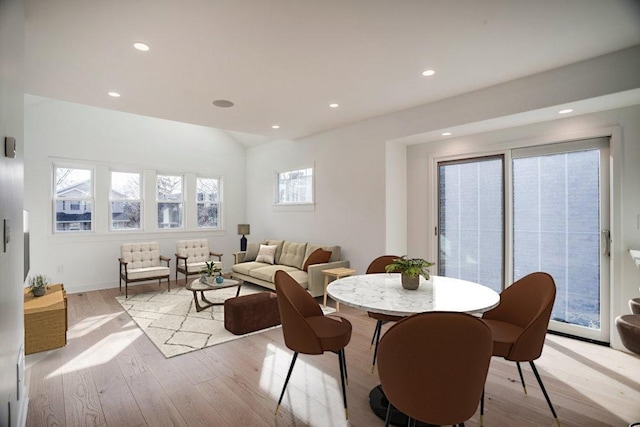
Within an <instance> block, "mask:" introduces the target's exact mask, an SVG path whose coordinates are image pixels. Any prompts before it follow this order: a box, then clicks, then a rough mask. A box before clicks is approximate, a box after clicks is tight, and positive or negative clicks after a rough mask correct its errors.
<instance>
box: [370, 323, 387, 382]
mask: <svg viewBox="0 0 640 427" xmlns="http://www.w3.org/2000/svg"><path fill="white" fill-rule="evenodd" d="M383 324H384V322H383V321H382V320H378V324H377V326H376V331H375V332H374V335H373V336H374V338H375V341H376V346H375V348H374V350H373V362H372V364H371V373H372V374H373V371H374V369H375V368H376V358H377V357H378V344H379V343H380V335H382V325H383Z"/></svg>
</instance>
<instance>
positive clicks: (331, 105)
mask: <svg viewBox="0 0 640 427" xmlns="http://www.w3.org/2000/svg"><path fill="white" fill-rule="evenodd" d="M339 106H340V105H339V104H335V103H334V104H329V107H331V108H338V107H339Z"/></svg>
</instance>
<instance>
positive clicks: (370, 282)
mask: <svg viewBox="0 0 640 427" xmlns="http://www.w3.org/2000/svg"><path fill="white" fill-rule="evenodd" d="M327 293H328V294H329V295H330V296H331V298H333V299H334V300H336V301H339V302H340V303H342V304H346V305H348V306H350V307H355V308H361V309H363V310H367V311H372V312H375V313H382V314H389V315H394V316H410V315H412V314H416V313H423V312H425V311H458V312H465V313H483V312H485V311H487V310H490V309H492V308H494V307H495V306H497V305H498V303H499V302H500V295H498V293H497V292H495V291H494V290H493V289H490V288H488V287H486V286H482V285H480V284H478V283H473V282H468V281H466V280H460V279H453V278H450V277H442V276H433V275H432V276H431V279H430V280H429V281H426V280H424V278H423V277H420V286H419V287H418V289H416V290H414V291H410V290H407V289H404V288H403V287H402V284H401V283H400V274H397V273H393V274H388V273H381V274H363V275H357V276H350V277H345V278H342V279H338V280H334V281H333V282H331V283H330V284H329V286H328V287H327Z"/></svg>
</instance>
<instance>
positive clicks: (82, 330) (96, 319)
mask: <svg viewBox="0 0 640 427" xmlns="http://www.w3.org/2000/svg"><path fill="white" fill-rule="evenodd" d="M121 313H122V312H118V313H111V314H105V315H102V316H93V317H88V318H86V319H83V320H81V321H80V322H78V323H76V324H74V325H71V326H70V327H69V331H68V332H67V339H70V340H72V339H74V338H80V337H83V336H85V335H87V334H89V333H91V332H93V331H95V330H97V329H99V328H100V327H101V326H102V325H104V324H106V323H107V322H109V321H111V320H113V319H115V318H116V317H118V316H119V315H120V314H121Z"/></svg>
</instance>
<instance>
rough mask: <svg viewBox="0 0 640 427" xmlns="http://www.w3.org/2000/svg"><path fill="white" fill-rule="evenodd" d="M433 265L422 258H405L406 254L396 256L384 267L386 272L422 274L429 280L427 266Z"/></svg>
mask: <svg viewBox="0 0 640 427" xmlns="http://www.w3.org/2000/svg"><path fill="white" fill-rule="evenodd" d="M432 265H435V264H434V263H433V262H429V261H425V260H424V259H422V258H407V256H406V255H403V256H401V257H400V258H396V259H394V260H393V262H392V263H391V264H389V265H387V266H386V267H385V270H386V272H387V273H402V274H405V275H407V276H411V277H415V276H418V275H420V276H422V277H424V278H425V279H426V280H429V267H431V266H432Z"/></svg>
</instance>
